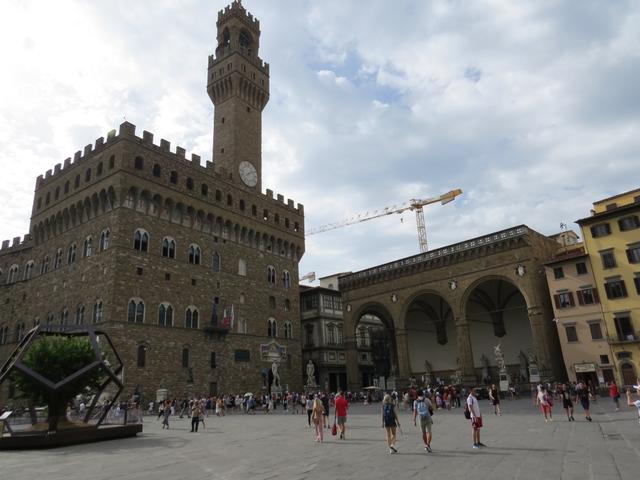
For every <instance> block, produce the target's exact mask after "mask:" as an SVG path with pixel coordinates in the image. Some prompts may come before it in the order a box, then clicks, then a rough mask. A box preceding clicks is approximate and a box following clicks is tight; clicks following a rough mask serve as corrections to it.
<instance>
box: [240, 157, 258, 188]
mask: <svg viewBox="0 0 640 480" xmlns="http://www.w3.org/2000/svg"><path fill="white" fill-rule="evenodd" d="M238 172H239V173H240V178H241V179H242V181H243V182H244V183H245V185H246V186H248V187H255V186H256V185H257V184H258V172H257V171H256V167H254V166H253V164H252V163H251V162H247V161H243V162H240V165H238Z"/></svg>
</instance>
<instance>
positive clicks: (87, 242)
mask: <svg viewBox="0 0 640 480" xmlns="http://www.w3.org/2000/svg"><path fill="white" fill-rule="evenodd" d="M91 244H92V240H91V237H90V236H89V237H87V238H85V239H84V243H83V244H82V256H83V257H85V258H86V257H90V256H91V252H92V246H91Z"/></svg>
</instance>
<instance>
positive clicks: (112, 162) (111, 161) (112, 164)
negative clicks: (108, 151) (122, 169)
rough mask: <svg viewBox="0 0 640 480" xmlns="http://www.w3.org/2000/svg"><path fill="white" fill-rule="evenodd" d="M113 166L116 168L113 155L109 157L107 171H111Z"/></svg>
mask: <svg viewBox="0 0 640 480" xmlns="http://www.w3.org/2000/svg"><path fill="white" fill-rule="evenodd" d="M115 166H116V156H115V155H111V156H110V157H109V170H111V169H112V168H113V167H115Z"/></svg>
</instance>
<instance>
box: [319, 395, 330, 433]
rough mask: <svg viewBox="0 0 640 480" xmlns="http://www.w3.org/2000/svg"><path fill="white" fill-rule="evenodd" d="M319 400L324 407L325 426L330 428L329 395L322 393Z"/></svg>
mask: <svg viewBox="0 0 640 480" xmlns="http://www.w3.org/2000/svg"><path fill="white" fill-rule="evenodd" d="M320 400H321V401H322V408H324V423H325V425H326V427H327V428H331V427H330V426H329V395H327V394H326V393H323V394H322V398H321V399H320Z"/></svg>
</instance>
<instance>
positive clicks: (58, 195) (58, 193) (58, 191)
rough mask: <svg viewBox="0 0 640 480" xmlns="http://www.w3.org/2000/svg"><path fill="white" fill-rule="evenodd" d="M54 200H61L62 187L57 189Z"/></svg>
mask: <svg viewBox="0 0 640 480" xmlns="http://www.w3.org/2000/svg"><path fill="white" fill-rule="evenodd" d="M54 198H55V199H56V200H58V198H60V187H56V193H55V195H54Z"/></svg>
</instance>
